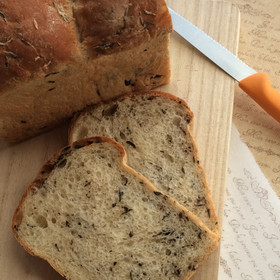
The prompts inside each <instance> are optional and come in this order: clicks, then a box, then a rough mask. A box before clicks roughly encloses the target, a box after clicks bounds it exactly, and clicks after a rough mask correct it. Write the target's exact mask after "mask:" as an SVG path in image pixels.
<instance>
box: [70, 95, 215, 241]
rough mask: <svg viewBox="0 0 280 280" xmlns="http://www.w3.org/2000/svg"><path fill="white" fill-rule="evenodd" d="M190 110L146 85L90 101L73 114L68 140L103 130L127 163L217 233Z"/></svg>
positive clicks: (89, 135)
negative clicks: (110, 98) (137, 90)
mask: <svg viewBox="0 0 280 280" xmlns="http://www.w3.org/2000/svg"><path fill="white" fill-rule="evenodd" d="M192 117H193V114H192V112H191V111H190V109H189V107H188V105H187V104H186V102H185V101H183V100H182V99H179V98H177V97H175V96H173V95H171V94H167V93H162V92H156V91H149V92H143V93H138V94H134V95H125V96H122V97H120V98H118V99H115V100H113V101H110V102H107V103H100V104H99V105H96V106H93V107H89V108H88V109H87V110H85V111H83V112H82V113H80V114H79V115H77V116H76V117H75V118H74V119H73V121H72V124H71V128H70V130H69V142H70V143H71V142H73V141H76V140H77V139H80V138H83V137H91V136H106V137H109V138H112V139H114V140H115V141H117V142H119V143H120V144H121V145H123V146H124V148H125V149H126V152H127V156H128V165H129V166H131V167H132V168H134V169H135V170H137V171H138V172H140V173H141V174H143V175H144V176H145V177H146V178H148V179H149V180H150V181H151V182H152V183H153V184H154V185H155V186H156V187H157V188H159V189H160V190H162V191H164V192H165V193H167V194H168V195H170V196H172V197H174V199H176V200H177V201H179V203H180V204H182V205H184V206H185V207H186V208H187V209H188V210H190V211H191V212H193V213H194V214H195V215H197V216H198V217H199V218H200V219H201V220H202V221H203V223H205V225H207V226H208V227H209V228H210V229H211V230H212V231H213V232H215V233H216V234H217V235H218V236H220V229H219V226H218V219H217V215H216V212H215V209H214V205H213V201H212V198H211V195H210V191H209V187H208V184H207V181H206V178H205V174H204V171H203V169H202V167H201V166H200V164H199V160H198V153H197V148H196V144H195V141H194V139H193V137H192V135H191V133H190V131H189V124H190V122H191V120H192Z"/></svg>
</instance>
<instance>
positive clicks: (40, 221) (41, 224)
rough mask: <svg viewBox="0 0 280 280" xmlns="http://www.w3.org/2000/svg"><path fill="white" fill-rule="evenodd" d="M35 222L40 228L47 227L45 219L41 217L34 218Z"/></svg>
mask: <svg viewBox="0 0 280 280" xmlns="http://www.w3.org/2000/svg"><path fill="white" fill-rule="evenodd" d="M35 222H36V223H37V225H38V226H39V227H41V228H46V227H48V222H47V220H46V218H45V217H44V216H42V215H39V216H37V217H36V218H35Z"/></svg>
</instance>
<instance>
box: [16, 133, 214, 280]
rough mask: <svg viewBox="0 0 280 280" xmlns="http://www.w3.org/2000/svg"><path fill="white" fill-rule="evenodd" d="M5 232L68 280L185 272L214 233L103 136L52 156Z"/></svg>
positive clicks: (204, 251)
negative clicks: (130, 165)
mask: <svg viewBox="0 0 280 280" xmlns="http://www.w3.org/2000/svg"><path fill="white" fill-rule="evenodd" d="M13 232H14V234H15V236H16V238H17V239H18V241H19V242H20V243H21V244H22V245H23V247H24V248H25V249H26V250H27V251H28V252H29V253H31V254H33V255H36V256H39V257H41V258H43V259H45V260H47V261H48V262H49V263H50V264H51V265H52V266H53V267H54V268H55V269H56V270H57V271H58V272H59V273H60V274H61V275H63V276H65V277H66V278H67V279H71V280H85V279H89V280H94V279H99V280H110V279H115V280H125V279H127V280H131V279H134V280H136V279H154V280H156V279H161V280H165V279H166V280H167V279H189V278H190V277H191V275H193V273H194V272H195V271H196V269H197V267H198V265H199V264H201V263H202V262H203V260H204V259H205V258H206V257H207V256H208V255H209V254H210V253H211V251H213V250H214V248H215V247H216V246H217V243H218V238H217V236H216V235H215V234H214V233H213V232H212V231H210V230H209V229H208V228H207V227H206V226H205V225H204V224H203V223H202V222H201V221H200V220H199V219H197V217H196V216H195V215H193V214H192V213H190V212H189V211H188V210H186V209H185V208H184V207H183V206H181V205H180V204H178V202H176V201H175V200H174V199H172V198H170V197H168V196H167V195H165V194H164V193H162V192H161V191H159V190H158V189H156V188H155V187H154V186H153V185H152V184H151V183H150V182H149V181H148V180H147V179H146V178H145V177H143V176H142V175H140V174H139V173H137V172H136V171H134V170H133V169H131V168H130V167H128V166H127V165H126V163H125V151H124V149H123V147H122V146H120V145H119V144H117V143H116V142H114V141H113V140H111V139H106V138H101V137H97V138H88V139H83V140H80V141H78V142H76V143H74V144H73V145H72V146H68V147H66V148H64V149H63V150H61V151H60V152H59V153H58V154H56V155H55V156H53V158H52V159H50V160H49V161H48V162H47V163H46V164H45V165H44V167H43V168H42V170H41V171H40V173H39V175H38V177H37V179H36V180H35V181H34V182H33V183H32V184H31V185H30V186H29V188H28V189H27V191H26V193H25V194H24V196H23V198H22V200H21V202H20V204H19V206H18V208H17V210H16V212H15V215H14V218H13Z"/></svg>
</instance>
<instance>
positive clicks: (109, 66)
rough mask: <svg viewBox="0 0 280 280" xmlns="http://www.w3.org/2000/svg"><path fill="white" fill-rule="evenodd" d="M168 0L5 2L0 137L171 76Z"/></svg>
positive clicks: (0, 18) (1, 7)
mask: <svg viewBox="0 0 280 280" xmlns="http://www.w3.org/2000/svg"><path fill="white" fill-rule="evenodd" d="M171 31H172V23H171V17H170V14H169V12H168V9H167V6H166V4H165V1H164V0H141V1H139V0H130V1H128V0H114V1H112V0H87V1H86V0H75V1H71V0H55V1H53V0H40V1H37V0H29V1H28V3H26V1H20V0H13V1H6V0H0V138H2V139H5V140H7V141H19V140H22V139H25V138H27V137H30V136H32V135H35V134H38V133H40V132H43V131H45V130H47V129H49V128H50V127H53V126H55V125H56V124H58V123H59V122H61V121H63V120H65V119H66V118H69V117H71V115H72V114H73V112H75V111H78V110H81V109H82V108H83V107H85V106H86V105H88V104H94V103H97V102H99V101H101V100H107V99H109V98H112V97H114V96H117V95H120V94H123V93H126V92H131V91H137V90H140V89H150V88H154V87H156V86H159V85H161V84H164V83H167V82H168V81H169V77H170V67H169V54H168V43H169V33H170V32H171Z"/></svg>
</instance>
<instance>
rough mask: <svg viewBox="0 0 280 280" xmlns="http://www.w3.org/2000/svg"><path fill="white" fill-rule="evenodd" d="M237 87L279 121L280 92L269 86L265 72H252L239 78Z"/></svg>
mask: <svg viewBox="0 0 280 280" xmlns="http://www.w3.org/2000/svg"><path fill="white" fill-rule="evenodd" d="M239 87H240V88H241V89H242V90H244V91H245V92H246V93H247V94H248V95H249V96H250V97H251V98H252V99H254V100H255V101H256V102H257V103H258V104H259V105H260V106H261V107H262V108H263V109H264V110H265V111H266V112H267V113H268V114H270V115H271V116H272V117H273V118H274V119H276V120H277V121H278V122H280V93H279V92H278V91H276V90H275V89H274V88H273V87H272V86H271V84H270V82H269V78H268V75H267V74H264V73H256V74H253V75H251V76H249V77H247V78H245V79H243V80H241V81H240V83H239Z"/></svg>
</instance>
